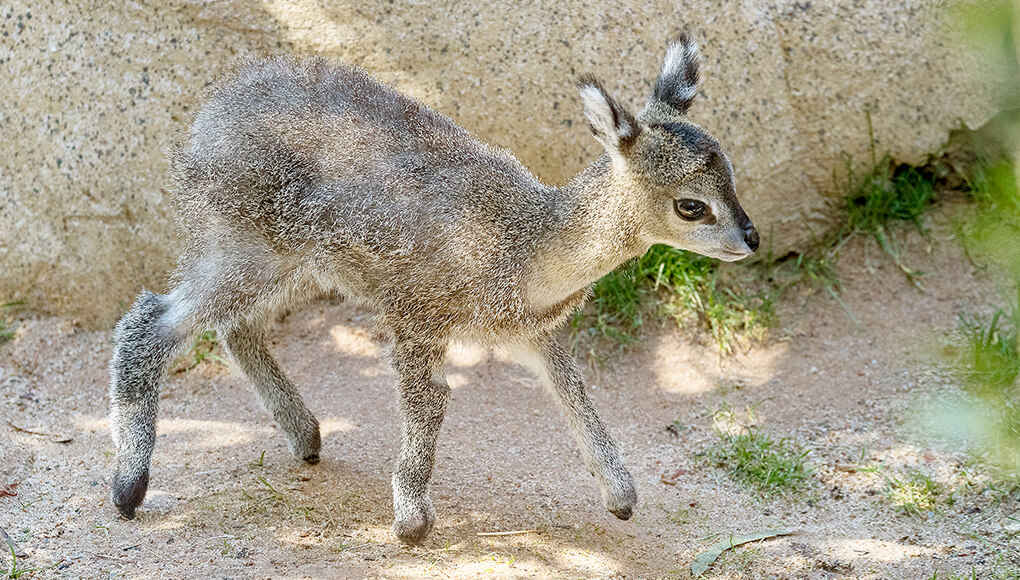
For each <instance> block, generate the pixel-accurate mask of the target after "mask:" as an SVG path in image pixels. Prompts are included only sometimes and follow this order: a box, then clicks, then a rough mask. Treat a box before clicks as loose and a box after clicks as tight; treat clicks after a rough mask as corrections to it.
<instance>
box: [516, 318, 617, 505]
mask: <svg viewBox="0 0 1020 580" xmlns="http://www.w3.org/2000/svg"><path fill="white" fill-rule="evenodd" d="M518 354H519V355H520V356H519V359H520V361H521V362H522V363H524V364H525V365H526V366H527V367H529V368H530V369H532V370H533V371H534V372H535V373H536V374H537V375H538V376H539V378H541V379H542V381H543V382H544V383H545V384H546V386H547V387H548V388H549V390H550V391H551V392H552V394H553V396H555V397H556V401H557V402H558V403H559V405H560V408H561V409H562V410H563V414H564V416H565V417H566V419H567V424H568V425H569V427H570V432H571V433H572V434H573V435H574V439H575V440H576V441H577V444H578V446H580V448H581V456H582V457H583V458H584V464H585V466H586V467H587V468H588V471H590V472H591V474H592V475H594V476H595V479H596V480H597V481H598V484H599V489H600V490H601V492H602V503H603V504H604V505H605V506H606V509H608V510H609V511H610V512H612V513H613V515H615V516H616V517H618V518H620V519H621V520H626V519H628V518H630V516H631V514H632V513H633V511H634V507H635V506H636V505H637V491H636V490H635V489H634V478H633V477H632V476H631V474H630V472H629V471H627V468H626V467H624V466H623V461H622V460H621V459H620V452H619V451H617V450H616V444H615V443H614V442H613V439H612V437H610V435H609V431H608V430H607V429H606V424H605V423H603V422H602V419H601V418H600V417H599V414H598V411H597V410H596V409H595V405H594V404H593V403H592V401H591V399H590V398H589V397H588V393H586V392H585V389H584V375H583V374H582V373H581V369H580V368H578V366H577V362H576V361H575V360H574V357H572V356H570V353H569V352H567V351H566V349H564V348H563V347H562V346H560V345H559V344H558V343H557V342H556V341H555V340H554V339H553V338H552V337H547V338H545V339H544V340H543V341H542V342H540V343H538V344H536V345H527V346H525V347H523V348H522V349H521V350H519V351H518Z"/></svg>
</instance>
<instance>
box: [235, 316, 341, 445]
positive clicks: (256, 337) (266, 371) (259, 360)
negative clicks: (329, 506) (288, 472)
mask: <svg viewBox="0 0 1020 580" xmlns="http://www.w3.org/2000/svg"><path fill="white" fill-rule="evenodd" d="M224 342H225V343H226V346H227V350H228V351H229V352H230V355H231V356H232V357H233V358H234V360H235V361H236V362H237V364H238V366H239V367H240V369H241V371H242V372H244V374H245V375H246V376H247V377H248V380H250V381H251V383H252V386H253V387H254V389H255V393H256V395H257V396H258V398H259V401H261V402H262V406H264V407H265V408H266V410H268V411H269V412H270V414H272V415H273V419H275V420H276V422H277V423H278V424H279V425H280V428H281V429H283V433H284V436H285V437H286V438H287V445H288V446H289V447H290V451H291V453H293V454H294V456H295V457H297V458H298V459H304V460H305V461H307V462H309V463H318V462H319V447H320V443H321V440H320V438H319V422H318V421H317V420H316V419H315V416H314V415H312V413H311V411H309V410H308V407H306V406H305V403H304V401H303V400H302V399H301V395H300V394H299V393H298V391H297V389H296V388H295V387H294V384H293V383H291V382H290V380H289V379H288V378H287V377H286V375H284V374H283V371H282V370H281V369H280V366H279V365H278V364H277V363H276V360H275V359H274V358H273V355H272V353H271V352H269V345H268V343H267V341H266V336H265V333H264V331H263V329H262V328H260V327H256V326H253V325H250V324H245V323H239V324H237V325H235V326H233V327H231V328H230V329H229V330H227V331H226V332H225V333H224Z"/></svg>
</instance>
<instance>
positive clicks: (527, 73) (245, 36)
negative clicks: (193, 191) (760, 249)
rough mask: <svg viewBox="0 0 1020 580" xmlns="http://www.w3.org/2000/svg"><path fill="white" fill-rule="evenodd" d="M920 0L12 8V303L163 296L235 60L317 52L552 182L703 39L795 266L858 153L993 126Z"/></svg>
mask: <svg viewBox="0 0 1020 580" xmlns="http://www.w3.org/2000/svg"><path fill="white" fill-rule="evenodd" d="M944 4H945V2H942V1H939V0H907V1H904V2H899V3H896V2H877V1H873V2H860V1H856V0H853V1H851V0H838V1H833V2H790V1H785V0H780V1H778V2H766V1H764V0H743V1H737V0H729V1H724V0H716V1H714V2H711V1H706V0H690V1H687V0H685V1H684V2H666V1H663V0H657V1H653V2H648V3H640V2H634V1H631V2H622V3H616V4H612V3H608V2H594V1H591V2H576V1H562V0H540V1H539V2H536V3H532V4H531V5H530V7H529V8H519V7H518V6H517V3H512V2H491V1H486V2H456V1H453V0H441V1H437V2H418V3H413V4H410V5H406V4H403V3H399V2H393V1H392V0H390V1H388V2H375V1H373V2H364V3H361V4H360V5H352V4H350V3H341V2H314V1H312V0H265V1H263V2H248V1H241V0H226V1H215V0H213V1H208V2H199V1H181V0H171V1H167V2H155V1H152V2H127V3H120V2H106V1H99V0H79V1H76V2H65V1H61V0H55V1H54V2H47V3H39V4H36V3H32V2H24V1H23V0H15V2H14V4H13V5H11V4H10V3H8V4H7V5H6V6H4V7H2V8H0V33H2V36H0V102H2V103H3V105H2V109H0V135H2V139H0V232H2V233H0V272H2V275H0V301H3V300H12V299H19V300H25V301H27V302H28V303H29V306H30V307H32V308H34V309H36V310H39V311H43V312H49V313H62V314H70V315H72V316H76V317H78V318H79V319H80V320H81V321H82V322H84V323H87V324H108V323H110V322H111V321H113V320H114V319H115V318H116V316H117V314H118V312H119V310H120V309H121V308H123V307H125V306H127V305H129V304H130V303H131V301H132V300H133V299H134V296H135V294H136V293H137V292H138V291H139V289H141V288H142V287H147V288H151V289H154V290H157V291H159V290H162V289H163V286H164V280H165V276H166V274H167V273H168V271H169V270H170V269H171V268H172V266H173V257H174V255H175V252H176V249H177V247H178V245H179V244H178V242H177V240H176V238H175V236H174V231H173V226H172V221H171V218H170V216H169V214H168V208H167V203H166V201H167V196H168V194H169V193H168V191H167V179H166V174H167V163H166V160H165V157H164V151H165V149H166V148H167V146H168V145H169V144H170V143H171V142H172V141H173V139H174V136H175V134H177V133H178V132H180V131H181V130H183V129H184V128H185V127H186V125H187V122H188V119H189V117H190V115H191V113H192V111H193V110H194V108H195V106H196V103H198V102H199V100H200V98H201V95H202V91H203V88H204V87H205V86H206V85H207V83H208V81H209V80H210V79H212V78H213V77H215V76H216V75H217V74H218V73H220V72H221V71H223V70H224V69H225V68H226V67H227V66H228V65H229V63H231V62H232V61H233V60H234V59H235V58H236V57H237V56H239V55H243V54H265V53H267V52H273V51H288V52H299V53H310V52H318V53H322V54H325V55H328V56H334V57H338V58H343V59H345V60H348V61H350V62H353V63H356V64H359V65H361V66H363V67H364V68H366V69H368V70H370V71H372V72H374V73H375V74H376V75H377V76H379V77H380V78H381V79H383V80H384V81H386V82H389V83H392V84H394V85H396V86H397V87H398V88H400V89H401V90H403V91H406V92H408V93H410V94H412V95H414V96H416V97H418V98H420V99H422V100H423V101H425V102H426V103H429V104H431V105H433V106H435V107H436V108H437V109H439V110H440V111H442V112H444V113H446V114H448V115H449V116H451V117H453V118H454V119H455V120H456V121H457V122H459V123H460V124H462V125H463V126H464V127H466V128H467V129H469V130H470V131H472V132H473V133H475V134H477V135H478V136H480V137H481V138H483V139H485V140H487V141H490V142H492V143H495V144H498V145H502V146H504V147H507V148H509V149H511V150H513V151H514V152H516V154H517V155H518V156H519V157H520V159H521V160H522V161H523V162H524V163H525V165H527V166H528V167H529V168H531V169H532V170H533V171H534V172H535V173H536V174H537V175H539V176H540V177H542V178H543V179H545V180H546V181H547V182H550V183H563V182H565V181H566V180H567V179H568V178H569V176H570V175H571V174H573V173H574V172H576V171H577V170H579V169H580V168H582V167H583V166H584V165H585V164H586V163H587V162H589V161H590V160H591V159H593V158H594V157H595V156H596V155H597V154H598V152H599V149H598V146H597V144H596V143H595V142H594V140H593V139H592V138H591V136H590V134H589V132H588V129H587V127H586V126H585V124H584V122H583V117H582V115H581V107H580V104H579V101H578V98H577V96H576V94H575V91H574V88H573V85H574V81H575V79H576V78H577V77H578V75H579V74H581V73H583V72H589V71H590V72H594V73H596V74H597V75H598V76H600V77H601V78H603V79H604V80H605V82H606V85H607V87H608V88H609V89H610V90H611V91H612V92H613V93H614V94H615V95H616V96H618V98H620V99H621V100H622V101H623V102H626V103H629V104H630V105H631V106H632V107H633V108H634V109H639V108H640V107H641V106H643V103H644V99H645V96H646V95H647V93H648V92H649V90H650V83H651V81H652V78H653V75H654V73H655V71H656V69H657V66H658V64H659V59H660V58H661V56H662V52H663V48H664V45H665V42H666V40H667V38H668V37H669V36H670V34H671V33H672V32H673V31H674V30H675V29H676V28H677V27H679V26H681V25H684V24H690V25H692V26H693V27H694V28H695V30H696V31H697V35H698V36H699V37H700V38H702V39H703V54H704V61H703V67H702V71H703V79H704V81H703V84H702V95H701V97H700V100H699V101H698V103H697V104H696V106H695V108H694V109H693V110H692V115H691V116H692V118H694V120H696V121H698V122H700V123H702V124H703V125H705V126H706V127H707V128H709V129H710V130H712V131H713V132H715V134H716V135H717V137H719V139H720V141H722V143H723V145H724V146H725V147H727V148H728V150H729V151H730V154H731V157H732V160H733V165H734V167H735V168H736V175H737V180H738V189H739V193H740V196H741V198H742V200H743V201H744V206H745V208H747V210H748V213H749V214H750V215H751V216H752V217H753V218H754V219H755V221H756V223H757V224H758V226H759V229H760V230H761V231H762V233H763V236H764V238H765V239H764V242H763V246H765V247H768V246H770V245H771V247H772V248H773V250H774V251H777V252H781V251H784V250H786V249H789V248H794V247H796V246H797V245H798V244H802V243H804V242H805V240H807V239H808V233H807V232H808V231H809V230H808V227H807V226H809V225H810V226H811V227H812V229H813V230H815V231H818V230H819V228H822V227H824V221H825V219H826V216H827V215H828V212H827V211H826V199H827V196H831V195H832V193H831V192H832V191H833V190H834V187H833V179H832V176H833V170H834V168H838V167H840V166H841V164H842V161H841V158H840V154H841V153H847V154H850V155H853V156H854V157H855V158H856V159H862V160H865V159H869V158H870V153H869V136H868V129H867V127H868V125H867V118H866V112H867V111H870V113H871V117H872V120H873V123H874V130H875V141H876V143H877V146H878V149H879V151H880V152H884V151H886V150H888V151H889V152H890V153H891V154H892V155H893V156H894V157H895V158H897V159H900V160H904V161H909V162H916V161H920V160H921V159H922V158H923V157H924V156H925V155H926V154H928V153H930V152H933V151H935V150H936V149H938V147H939V146H940V145H941V144H942V143H943V142H944V141H945V139H946V137H947V132H948V130H950V129H951V128H954V127H956V126H958V124H959V122H960V120H963V121H965V122H968V123H980V122H982V121H984V120H985V119H986V118H987V117H988V116H989V115H990V114H991V113H992V112H993V106H992V104H991V97H989V96H987V95H988V93H989V91H985V90H984V89H982V88H981V86H980V83H979V82H978V79H977V78H976V77H977V71H978V70H979V67H978V66H976V64H975V61H974V59H973V58H972V57H970V56H969V55H968V54H965V53H964V52H963V51H962V50H960V49H959V48H956V47H955V45H954V44H953V43H952V42H949V41H948V40H947V37H946V34H945V32H944V31H943V30H942V26H941V24H940V23H939V21H940V18H941V17H940V16H939V15H938V14H937V13H936V12H935V6H937V5H944Z"/></svg>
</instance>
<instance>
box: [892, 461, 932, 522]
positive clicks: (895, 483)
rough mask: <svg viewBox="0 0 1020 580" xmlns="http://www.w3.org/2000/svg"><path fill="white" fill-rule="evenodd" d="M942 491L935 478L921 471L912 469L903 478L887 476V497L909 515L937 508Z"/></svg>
mask: <svg viewBox="0 0 1020 580" xmlns="http://www.w3.org/2000/svg"><path fill="white" fill-rule="evenodd" d="M941 493H942V490H941V488H940V487H939V485H938V484H937V483H936V482H935V480H933V479H932V478H930V477H928V476H927V475H925V474H923V473H921V472H920V471H911V472H910V473H908V474H907V475H906V476H905V477H904V478H902V479H900V478H898V477H888V476H886V489H885V495H886V498H888V499H889V501H890V502H891V503H892V504H893V506H894V507H896V508H897V509H899V510H902V511H903V512H904V513H906V514H908V515H918V514H920V513H921V512H923V511H929V510H933V509H935V507H936V506H937V505H938V496H939V495H940V494H941Z"/></svg>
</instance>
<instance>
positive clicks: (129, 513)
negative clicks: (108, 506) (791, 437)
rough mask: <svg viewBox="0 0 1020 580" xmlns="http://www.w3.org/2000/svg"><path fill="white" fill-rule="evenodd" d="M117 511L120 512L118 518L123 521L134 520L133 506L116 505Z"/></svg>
mask: <svg viewBox="0 0 1020 580" xmlns="http://www.w3.org/2000/svg"><path fill="white" fill-rule="evenodd" d="M115 503H116V502H115ZM117 511H118V512H120V517H122V518H124V519H125V520H133V519H135V507H134V506H130V505H120V504H117Z"/></svg>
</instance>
